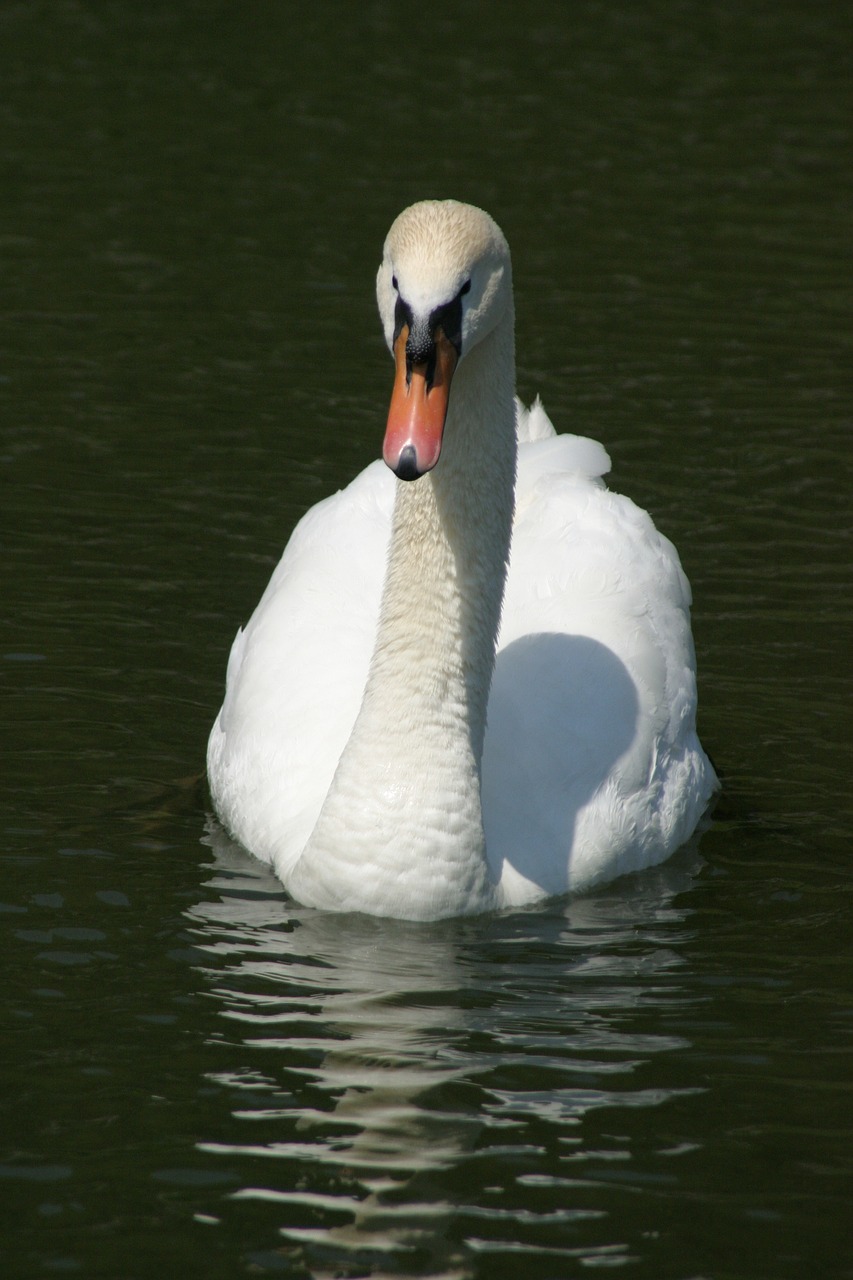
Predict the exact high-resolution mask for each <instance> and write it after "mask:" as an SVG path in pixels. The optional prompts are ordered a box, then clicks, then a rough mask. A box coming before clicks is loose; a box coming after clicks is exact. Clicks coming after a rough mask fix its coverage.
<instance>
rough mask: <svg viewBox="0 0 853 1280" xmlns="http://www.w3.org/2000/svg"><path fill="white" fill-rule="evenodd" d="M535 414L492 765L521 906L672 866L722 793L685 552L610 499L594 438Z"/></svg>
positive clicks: (488, 763) (489, 823)
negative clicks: (702, 697)
mask: <svg viewBox="0 0 853 1280" xmlns="http://www.w3.org/2000/svg"><path fill="white" fill-rule="evenodd" d="M534 412H536V420H535V421H534V424H533V431H531V433H530V434H531V436H532V438H531V439H530V441H529V443H526V444H525V443H522V444H521V447H520V450H519V472H518V484H517V498H516V519H515V525H514V529H513V543H512V556H511V562H510V570H509V574H508V577H507V586H506V594H505V598H504V610H503V622H502V626H501V632H500V636H499V641H498V653H497V658H496V663H495V674H494V679H493V683H492V691H491V696H490V700H489V719H488V727H487V731H486V744H485V750H484V755H483V816H484V823H485V827H486V846H487V850H488V856H489V861H490V863H491V865H492V867H493V870H494V872H495V873H496V874H498V875H500V876H501V877H502V885H503V889H504V893H505V896H506V897H507V898H508V900H509V901H512V902H523V901H527V900H530V899H531V898H535V897H539V896H541V892H542V889H543V888H544V889H546V890H547V892H549V893H561V892H566V891H568V890H576V889H577V890H579V889H584V888H588V887H589V886H590V885H592V884H594V883H596V882H598V881H601V880H605V879H610V878H612V876H613V875H615V874H621V873H622V872H625V871H631V870H635V869H639V868H640V867H643V866H648V865H650V864H652V863H654V862H659V861H662V860H663V859H664V858H666V857H667V856H668V855H669V854H670V853H672V852H673V851H674V850H675V849H676V848H677V847H678V846H679V844H681V843H683V842H684V840H686V839H687V838H688V837H689V835H690V834H691V832H692V831H693V829H694V827H695V826H696V823H697V822H698V820H699V818H700V817H701V815H702V812H703V811H704V809H705V807H706V806H707V803H708V799H709V797H710V796H711V794H712V792H713V789H714V787H715V785H716V778H715V776H714V773H713V769H712V768H711V766H710V764H709V763H708V761H707V758H706V756H705V754H704V752H703V751H702V748H701V746H700V745H699V741H698V738H697V735H696V724H695V714H696V679H695V657H694V651H693V642H692V637H691V631H690V617H689V610H690V588H689V585H688V582H687V579H686V577H685V576H684V573H683V571H682V568H681V565H680V562H679V559H678V555H677V553H676V551H675V548H674V547H673V545H672V543H671V542H670V541H669V540H668V539H667V538H665V537H664V536H663V535H662V534H660V533H658V531H657V530H656V529H655V527H654V524H653V522H652V520H651V518H650V517H649V516H648V515H647V514H646V512H644V511H642V510H640V508H639V507H637V506H636V505H635V504H634V503H633V502H632V501H631V500H630V499H629V498H626V497H624V496H622V495H620V494H616V493H612V492H610V491H609V490H608V489H607V488H606V487H605V485H604V482H603V480H602V478H601V477H602V476H603V475H604V474H605V473H606V472H607V470H609V466H610V462H609V459H608V457H607V454H606V453H605V451H604V449H603V448H602V447H601V446H600V445H599V444H597V442H595V441H592V440H586V439H584V438H582V437H575V436H562V435H560V436H557V435H553V433H552V434H549V433H548V431H547V430H546V424H547V423H548V419H547V416H546V415H545V414H544V410H542V409H541V406H539V405H538V404H537V405H535V406H534V409H533V410H531V417H533V414H534ZM548 425H550V424H548ZM528 429H529V428H528ZM552 432H553V429H552Z"/></svg>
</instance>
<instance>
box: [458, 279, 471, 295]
mask: <svg viewBox="0 0 853 1280" xmlns="http://www.w3.org/2000/svg"><path fill="white" fill-rule="evenodd" d="M470 292H471V281H470V280H466V281H465V283H464V284H463V286H462V288H461V289H460V290H459V293H460V296H461V295H462V294H464V293H470Z"/></svg>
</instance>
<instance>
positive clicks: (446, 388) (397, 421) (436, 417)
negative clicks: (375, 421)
mask: <svg viewBox="0 0 853 1280" xmlns="http://www.w3.org/2000/svg"><path fill="white" fill-rule="evenodd" d="M408 337H409V326H408V325H403V327H402V329H401V330H400V333H399V335H398V337H397V341H396V342H395V343H394V360H395V362H396V366H397V371H396V374H395V377H394V390H393V391H392V393H391V407H390V409H389V410H388V425H387V426H386V428H385V442H384V444H383V446H382V457H383V458H384V459H385V462H386V463H387V464H388V466H389V467H390V468H391V470H392V471H393V472H394V473H395V474H396V475H398V476H399V477H400V479H401V480H417V479H418V477H419V476H422V475H423V474H424V472H426V471H431V470H432V468H433V467H434V466H435V464H436V463H437V462H438V457H439V454H440V453H441V440H442V436H443V434H444V422H445V419H446V417H447V404H448V400H449V398H450V383H451V380H452V378H453V373H454V370H455V369H456V361H457V358H458V357H457V354H456V348H455V347H454V345H453V343H452V342H450V341H449V340H448V339H447V338H446V337H445V336H444V332H443V330H442V329H441V328H440V327H439V328H437V329H436V331H435V349H436V356H435V368H434V369H433V370H430V368H429V367H428V365H427V364H426V363H423V364H411V365H410V364H409V363H408V361H407V360H406V341H407V339H408ZM430 372H431V373H432V381H430V380H429V377H428V374H429V373H430Z"/></svg>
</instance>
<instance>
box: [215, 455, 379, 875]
mask: <svg viewBox="0 0 853 1280" xmlns="http://www.w3.org/2000/svg"><path fill="white" fill-rule="evenodd" d="M393 499H394V477H393V476H392V475H391V472H390V471H389V470H388V468H387V467H385V466H384V464H383V463H382V462H375V463H373V464H371V465H370V466H369V467H367V469H366V470H365V471H363V472H362V473H361V475H359V476H358V477H357V478H356V479H355V480H354V481H353V482H352V483H351V484H350V485H348V486H347V488H346V489H344V490H342V491H341V492H340V493H337V494H335V495H333V496H332V497H330V498H327V499H325V500H324V501H322V502H320V503H318V504H317V505H316V506H315V507H312V508H311V510H310V511H309V512H307V514H306V515H305V516H303V518H302V520H301V521H300V522H299V524H298V525H297V526H296V528H295V529H294V531H293V534H292V536H291V538H290V541H289V542H288V544H287V547H286V548H285V551H284V554H283V555H282V558H281V560H280V561H279V564H278V566H277V568H276V569H275V572H274V573H273V575H272V578H271V579H270V582H269V584H268V586H267V588H266V591H265V592H264V594H263V596H262V597H261V600H260V602H259V603H258V605H257V608H256V609H255V611H254V613H253V614H252V617H251V619H250V620H249V622H248V623H247V625H246V626H245V628H243V629H242V630H241V631H239V632H238V634H237V637H236V639H235V641H234V645H233V647H232V650H231V656H230V659H229V663H228V675H227V685H226V693H225V700H224V703H223V706H222V709H221V711H220V713H219V716H218V717H217V720H216V722H215V724H214V726H213V730H212V732H211V735H210V742H209V746H208V773H209V777H210V783H211V791H212V793H213V796H214V801H215V804H216V808H217V811H218V813H219V815H220V817H221V818H222V820H223V822H224V823H225V825H226V826H227V827H228V828H229V829H230V831H231V832H232V834H233V835H235V836H237V838H238V839H239V840H240V841H241V842H242V843H243V844H244V845H246V847H247V848H250V849H251V850H252V851H253V852H254V853H255V854H256V856H258V857H261V858H263V859H264V860H265V861H269V862H274V863H275V867H276V870H277V871H278V872H279V874H280V875H284V874H286V873H287V871H288V870H289V868H290V867H291V866H292V865H293V863H294V862H295V861H296V859H297V858H298V856H299V854H300V853H301V851H302V849H303V847H304V845H305V842H306V841H307V839H308V836H309V835H310V833H311V831H312V829H313V827H314V824H315V822H316V820H317V815H318V814H319V811H320V807H321V805H322V802H323V800H324V798H325V796H326V793H327V791H328V789H329V786H330V784H331V781H332V777H333V775H334V771H335V768H336V766H337V763H338V760H339V758H340V755H341V752H342V750H343V748H344V745H345V744H346V741H347V739H348V737H349V735H350V733H351V731H352V727H353V724H354V723H355V718H356V715H357V712H358V709H359V706H360V704H361V699H362V694H363V692H364V685H365V681H366V678H367V670H368V665H369V662H370V656H371V653H372V651H373V646H374V642H375V638H376V627H377V619H378V613H379V602H380V597H381V592H382V583H383V579H384V574H385V564H386V560H387V549H388V541H389V537H390V529H391V514H392V507H393Z"/></svg>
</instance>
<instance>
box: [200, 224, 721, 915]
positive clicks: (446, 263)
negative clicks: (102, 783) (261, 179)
mask: <svg viewBox="0 0 853 1280" xmlns="http://www.w3.org/2000/svg"><path fill="white" fill-rule="evenodd" d="M377 297H378V301H379V309H380V314H381V316H382V321H383V326H384V330H385V336H386V340H387V342H388V346H389V348H391V350H392V352H393V353H394V354H395V357H396V361H397V379H396V383H395V388H394V393H393V396H392V404H391V412H390V413H389V420H388V427H387V430H386V436H385V444H384V449H383V455H384V463H383V462H379V461H377V462H374V463H372V464H371V465H370V466H368V467H367V469H366V470H365V471H364V472H362V474H361V475H360V476H358V477H357V478H356V479H355V480H354V481H353V482H352V483H351V484H350V485H349V486H348V487H347V488H346V489H344V490H343V491H342V492H340V493H338V494H335V495H334V496H332V497H330V498H327V499H326V500H325V501H323V502H321V503H319V504H318V505H317V506H315V507H314V508H312V509H311V510H310V511H309V512H308V513H307V515H305V516H304V517H303V519H302V520H301V521H300V523H299V524H298V525H297V527H296V529H295V531H294V533H293V535H292V537H291V539H290V542H289V543H288V546H287V548H286V549H285V552H284V555H283V556H282V559H281V561H280V562H279V564H278V567H277V568H276V570H275V572H274V573H273V576H272V578H271V580H270V582H269V585H268V586H267V589H266V591H265V592H264V594H263V596H262V598H261V600H260V602H259V604H258V606H257V608H256V609H255V612H254V614H253V615H252V618H251V619H250V621H249V623H248V624H247V626H246V627H245V629H243V630H241V631H239V632H238V634H237V638H236V640H235V642H234V645H233V648H232V651H231V656H230V659H229V663H228V674H227V683H226V694H225V700H224V703H223V706H222V709H221V710H220V712H219V715H218V717H217V719H216V722H215V724H214V726H213V729H212V731H211V735H210V741H209V745H208V776H209V780H210V786H211V792H212V796H213V800H214V804H215V806H216V809H217V812H218V814H219V816H220V818H221V820H222V822H223V823H224V825H225V826H226V827H227V828H228V829H229V830H230V831H231V833H232V834H233V835H234V836H235V837H236V838H237V839H238V840H239V841H240V842H241V843H242V844H243V845H244V846H245V847H246V848H247V849H249V850H250V851H251V852H252V853H254V854H255V855H256V856H257V857H259V858H261V859H262V860H264V861H266V862H269V863H271V864H272V866H273V868H274V870H275V871H276V873H277V874H278V876H279V877H280V879H281V880H282V882H283V884H284V885H285V887H286V888H287V889H288V890H289V891H290V892H291V893H292V894H293V896H294V897H295V898H297V899H298V900H299V901H301V902H302V903H304V904H306V905H308V906H316V907H320V908H325V909H331V910H339V911H348V910H356V911H365V912H370V913H373V914H376V915H391V916H397V917H402V918H409V919H423V920H426V919H436V918H439V917H442V916H449V915H457V914H463V913H470V912H477V911H485V910H490V909H493V908H499V907H507V906H520V905H524V904H528V903H531V902H535V901H537V900H540V899H543V898H546V897H550V896H552V895H555V894H563V893H567V892H574V891H581V890H585V889H588V888H591V887H592V886H594V885H597V884H600V883H603V882H605V881H607V880H610V879H613V878H614V877H616V876H618V875H621V874H624V873H626V872H630V871H636V870H639V869H640V868H642V867H646V866H650V865H652V864H654V863H657V862H661V861H662V860H663V859H665V858H666V857H668V856H669V854H671V853H672V852H673V851H674V850H675V849H676V848H678V846H679V845H681V844H683V843H684V842H685V841H686V840H687V839H688V838H689V836H690V835H691V834H692V832H693V831H694V829H695V828H696V825H697V823H698V822H699V820H700V818H701V817H702V815H703V813H704V811H705V809H706V807H707V805H708V801H709V799H710V797H711V795H712V793H713V791H714V789H715V787H716V785H717V781H716V777H715V775H714V771H713V768H712V766H711V764H710V762H709V761H708V758H707V756H706V755H705V753H704V752H703V750H702V747H701V745H700V743H699V740H698V737H697V734H696V677H695V659H694V652H693V642H692V637H691V632H690V621H689V609H690V589H689V586H688V583H687V580H686V578H685V576H684V574H683V572H682V569H681V565H680V563H679V560H678V556H677V553H676V551H675V549H674V548H673V546H672V544H671V543H670V542H669V541H668V540H667V539H666V538H665V537H663V536H662V535H661V534H659V533H658V532H657V530H656V529H655V527H654V525H653V523H652V521H651V519H650V517H649V516H648V515H647V514H646V513H645V512H643V511H641V510H640V509H639V508H638V507H636V506H635V505H634V503H633V502H631V501H630V499H628V498H626V497H624V496H622V495H619V494H615V493H612V492H610V491H609V490H608V489H607V488H606V487H605V485H604V482H603V480H602V476H603V475H604V474H605V473H606V472H607V471H608V470H609V466H610V462H609V459H608V457H607V454H606V453H605V451H604V449H603V448H602V447H601V445H599V444H597V443H596V442H594V441H592V440H586V439H583V438H580V437H577V436H568V435H556V434H555V432H554V429H553V427H552V425H551V423H550V421H549V420H548V418H547V415H546V414H545V411H544V409H543V408H542V406H541V404H539V402H538V401H537V402H536V404H534V406H533V407H532V408H531V409H530V411H529V412H528V411H527V410H525V409H524V408H523V407H522V406H521V405H520V404H519V403H518V402H516V400H515V398H514V382H515V368H514V318H513V303H512V285H511V271H510V259H509V252H508V249H507V246H506V242H505V240H504V238H503V235H502V234H501V232H500V230H499V229H498V228H497V226H496V225H495V223H494V222H493V221H492V219H491V218H489V217H488V215H487V214H485V213H483V212H482V211H481V210H478V209H474V208H473V207H471V206H468V205H462V204H457V203H456V202H454V201H442V202H438V201H426V202H423V203H421V204H418V205H414V206H412V207H411V208H410V209H408V210H406V211H405V212H404V213H403V214H401V215H400V217H399V218H398V219H397V220H396V222H395V223H394V225H393V226H392V228H391V231H390V232H389V235H388V239H387V241H386V244H385V253H384V258H383V263H382V266H381V267H380V269H379V274H378V278H377ZM386 464H387V465H386ZM394 473H396V476H397V478H395V474H394Z"/></svg>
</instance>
